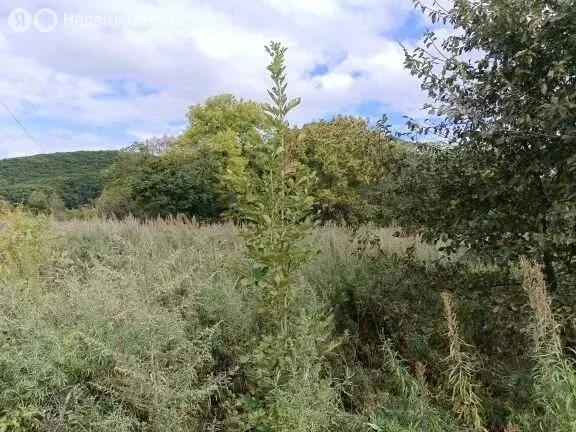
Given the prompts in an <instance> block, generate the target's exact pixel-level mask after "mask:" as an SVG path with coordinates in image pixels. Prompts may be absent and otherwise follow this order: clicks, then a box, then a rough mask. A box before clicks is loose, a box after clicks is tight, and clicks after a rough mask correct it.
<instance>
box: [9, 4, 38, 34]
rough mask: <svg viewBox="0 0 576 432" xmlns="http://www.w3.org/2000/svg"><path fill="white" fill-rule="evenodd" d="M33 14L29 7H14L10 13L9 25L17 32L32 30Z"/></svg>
mask: <svg viewBox="0 0 576 432" xmlns="http://www.w3.org/2000/svg"><path fill="white" fill-rule="evenodd" d="M33 20H34V19H33V18H32V14H31V13H30V11H28V9H24V8H18V9H12V10H11V11H10V14H9V15H8V27H10V29H11V30H12V31H15V32H17V33H23V32H26V31H28V30H30V27H32V22H33Z"/></svg>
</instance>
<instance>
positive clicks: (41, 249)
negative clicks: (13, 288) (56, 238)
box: [0, 205, 53, 282]
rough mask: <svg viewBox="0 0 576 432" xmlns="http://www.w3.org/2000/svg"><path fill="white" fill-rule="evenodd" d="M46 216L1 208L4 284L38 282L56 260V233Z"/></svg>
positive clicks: (0, 253)
mask: <svg viewBox="0 0 576 432" xmlns="http://www.w3.org/2000/svg"><path fill="white" fill-rule="evenodd" d="M50 228H51V227H50V219H48V217H47V216H45V215H39V216H37V217H33V216H31V215H29V214H28V213H27V212H26V211H25V210H24V209H23V208H22V207H15V208H10V207H9V206H6V205H2V206H0V282H6V281H11V280H12V281H13V280H29V279H36V278H38V277H39V276H40V271H41V270H42V268H43V267H44V266H46V265H48V264H49V263H50V260H51V258H52V256H51V253H50V247H51V244H52V242H53V233H52V232H51V230H50Z"/></svg>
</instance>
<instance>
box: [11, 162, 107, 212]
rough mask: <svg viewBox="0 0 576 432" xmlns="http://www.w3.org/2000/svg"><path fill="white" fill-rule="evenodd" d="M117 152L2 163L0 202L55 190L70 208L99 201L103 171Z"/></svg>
mask: <svg viewBox="0 0 576 432" xmlns="http://www.w3.org/2000/svg"><path fill="white" fill-rule="evenodd" d="M117 154H118V152H117V151H78V152H70V153H53V154H42V155H35V156H28V157H20V158H14V159H3V160H0V199H4V200H6V201H10V202H12V203H19V202H23V201H25V200H26V198H27V197H28V195H29V194H30V192H32V191H34V190H38V189H41V190H48V191H52V190H54V191H56V192H57V193H58V194H59V195H60V197H61V198H62V200H63V201H64V203H65V204H66V206H67V207H68V208H74V207H79V206H81V205H84V204H87V203H89V202H91V201H92V200H94V199H95V198H97V197H98V196H99V195H100V192H101V191H102V188H103V186H104V179H103V177H102V170H104V169H106V168H107V167H108V166H110V164H111V163H112V161H113V160H114V158H115V157H116V155H117Z"/></svg>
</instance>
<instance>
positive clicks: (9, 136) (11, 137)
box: [0, 129, 22, 145]
mask: <svg viewBox="0 0 576 432" xmlns="http://www.w3.org/2000/svg"><path fill="white" fill-rule="evenodd" d="M0 132H1V133H2V134H3V135H6V136H7V137H8V138H10V139H12V141H14V142H15V143H16V144H18V145H22V143H21V142H19V141H18V140H17V139H16V138H14V137H13V136H12V135H10V134H9V133H8V132H6V131H5V130H4V129H0Z"/></svg>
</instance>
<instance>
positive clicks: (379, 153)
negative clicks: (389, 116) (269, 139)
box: [289, 116, 401, 223]
mask: <svg viewBox="0 0 576 432" xmlns="http://www.w3.org/2000/svg"><path fill="white" fill-rule="evenodd" d="M290 138H291V141H292V143H291V144H290V146H291V147H294V149H289V151H291V152H294V153H295V154H296V155H297V158H298V159H299V161H300V162H302V163H303V164H305V165H307V166H308V168H309V169H310V170H312V171H314V172H315V173H316V175H317V178H318V182H317V184H316V185H315V188H314V190H313V193H314V195H315V198H316V200H317V208H318V210H319V211H320V217H321V219H322V220H344V221H346V222H350V223H359V222H360V223H361V222H367V221H369V220H374V219H375V218H376V217H377V214H378V212H379V208H378V206H377V202H376V201H375V200H373V199H372V197H373V196H374V194H373V189H374V186H375V184H376V183H377V182H378V181H379V180H380V179H381V177H382V176H383V174H384V173H386V172H387V171H388V170H390V169H391V167H392V166H393V165H394V164H395V163H396V162H395V160H396V159H398V158H400V157H401V148H400V147H399V146H398V143H396V142H395V140H393V139H391V138H390V137H389V136H386V135H384V134H382V133H381V131H380V130H379V129H378V128H376V127H372V126H370V124H369V123H368V121H367V120H365V119H362V118H358V117H353V116H337V117H335V118H334V119H332V120H329V121H327V120H321V121H318V122H314V123H309V124H306V125H304V126H303V127H302V128H301V129H292V130H291V131H290Z"/></svg>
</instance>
